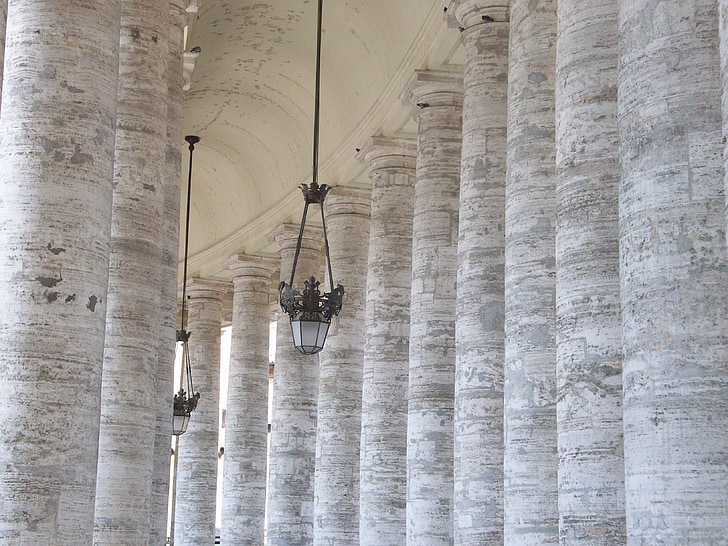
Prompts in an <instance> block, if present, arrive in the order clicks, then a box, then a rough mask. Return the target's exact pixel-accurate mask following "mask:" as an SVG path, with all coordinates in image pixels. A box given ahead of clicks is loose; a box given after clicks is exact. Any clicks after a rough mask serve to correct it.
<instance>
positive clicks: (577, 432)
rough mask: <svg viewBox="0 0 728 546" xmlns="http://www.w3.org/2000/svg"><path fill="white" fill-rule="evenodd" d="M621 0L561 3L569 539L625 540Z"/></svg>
mask: <svg viewBox="0 0 728 546" xmlns="http://www.w3.org/2000/svg"><path fill="white" fill-rule="evenodd" d="M617 8H618V5H617V0H608V1H606V2H605V1H604V0H560V2H559V4H558V27H559V34H558V41H557V47H556V174H557V187H556V196H557V199H558V205H557V221H556V264H557V269H556V359H557V360H556V363H557V387H558V403H557V416H558V431H559V437H558V448H559V535H560V537H561V539H560V540H561V544H562V545H571V544H573V545H577V544H578V545H595V546H596V545H603V546H616V545H618V544H624V543H625V541H626V533H625V519H624V518H625V516H624V454H623V448H624V444H623V441H622V436H623V434H622V333H621V321H620V311H619V203H618V198H619V141H618V134H617V60H618V51H617V42H618V30H617Z"/></svg>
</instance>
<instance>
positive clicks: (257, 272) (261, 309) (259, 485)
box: [220, 254, 278, 545]
mask: <svg viewBox="0 0 728 546" xmlns="http://www.w3.org/2000/svg"><path fill="white" fill-rule="evenodd" d="M277 262H278V260H273V259H270V258H261V257H257V256H246V255H244V254H238V255H237V256H234V257H233V258H232V259H231V260H230V264H229V265H230V269H232V271H233V283H234V285H235V291H234V293H233V323H232V333H231V346H230V369H229V372H228V395H227V413H226V418H225V459H224V465H223V486H222V487H223V496H222V514H221V517H222V528H221V534H220V541H221V543H222V544H230V545H234V544H263V543H264V534H263V533H264V527H265V480H266V463H267V456H266V449H267V445H268V364H269V362H268V339H269V337H270V322H269V314H270V311H269V310H270V305H269V299H270V294H271V290H270V288H271V287H270V282H271V275H272V274H273V272H274V270H275V269H276V268H277Z"/></svg>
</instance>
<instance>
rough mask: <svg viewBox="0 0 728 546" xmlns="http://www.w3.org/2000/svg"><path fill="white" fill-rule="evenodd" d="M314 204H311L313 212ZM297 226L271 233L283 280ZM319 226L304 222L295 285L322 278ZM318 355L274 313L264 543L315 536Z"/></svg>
mask: <svg viewBox="0 0 728 546" xmlns="http://www.w3.org/2000/svg"><path fill="white" fill-rule="evenodd" d="M315 210H316V206H314V207H312V208H311V212H313V211H315ZM299 229H300V227H299V226H297V225H293V224H284V225H282V226H280V227H279V228H278V229H276V230H275V231H274V232H273V233H271V235H270V236H269V237H270V238H272V239H274V240H275V241H276V243H277V244H278V246H279V248H280V256H281V280H285V281H286V282H289V281H290V276H291V268H292V266H293V256H294V253H295V250H296V239H297V237H298V232H299ZM322 258H323V232H322V231H321V229H320V228H313V227H308V226H307V227H306V231H305V233H304V238H303V241H302V244H301V254H300V256H299V257H298V265H297V267H296V279H295V285H296V287H297V288H298V289H299V290H302V288H301V287H302V286H303V280H304V279H307V278H308V277H310V276H311V275H314V276H315V277H316V279H317V280H321V273H322V272H323V267H322ZM318 370H319V365H318V357H317V356H311V355H303V354H301V353H299V352H298V350H296V348H295V347H294V346H293V336H292V334H291V325H290V320H289V317H288V315H286V314H285V313H284V312H282V311H281V312H279V313H278V331H277V334H276V365H275V370H274V375H273V419H272V421H273V422H272V423H271V425H272V427H271V438H270V458H269V465H270V468H269V477H268V514H267V518H268V544H269V545H270V546H295V545H309V544H311V542H312V541H313V519H314V516H313V496H314V469H315V462H316V407H317V397H318V394H317V393H318Z"/></svg>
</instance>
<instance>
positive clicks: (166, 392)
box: [149, 0, 187, 546]
mask: <svg viewBox="0 0 728 546" xmlns="http://www.w3.org/2000/svg"><path fill="white" fill-rule="evenodd" d="M186 5H187V0H172V1H171V2H170V18H169V56H168V57H167V71H166V80H167V149H166V161H165V177H164V208H163V217H162V233H163V234H164V236H163V238H162V246H161V250H162V254H161V268H160V275H161V292H160V302H159V308H160V313H161V319H160V323H159V324H160V332H159V347H158V355H159V356H158V359H159V360H158V362H157V367H156V373H155V379H154V381H155V385H154V392H155V399H156V413H157V422H156V432H155V437H154V466H153V471H152V519H151V523H150V528H149V534H150V544H151V545H152V546H156V545H158V544H164V543H165V540H166V535H167V504H168V502H169V475H170V469H169V463H170V445H171V436H172V426H171V424H170V423H171V422H172V399H173V392H174V384H175V381H174V379H175V378H174V359H175V348H176V328H177V287H178V283H177V270H178V258H179V218H180V179H181V172H180V171H181V166H182V156H181V150H182V147H183V144H184V141H183V140H182V134H181V130H180V125H181V123H182V102H183V99H182V84H183V82H182V47H183V43H182V42H183V37H184V27H185V25H186V24H187V13H186V11H185V7H186Z"/></svg>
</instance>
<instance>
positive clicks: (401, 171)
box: [359, 137, 416, 546]
mask: <svg viewBox="0 0 728 546" xmlns="http://www.w3.org/2000/svg"><path fill="white" fill-rule="evenodd" d="M359 157H360V158H362V159H365V160H366V161H367V163H368V164H369V165H370V168H371V170H370V173H369V176H370V178H371V181H372V202H371V222H370V234H369V258H368V265H367V292H366V313H365V332H366V335H365V351H364V370H363V374H362V419H361V457H360V459H361V464H360V502H359V512H360V515H359V518H360V519H359V521H360V523H359V540H360V543H361V544H362V546H381V545H382V544H404V543H405V541H406V537H407V521H406V505H407V386H408V377H409V317H410V290H411V284H412V281H411V278H412V209H413V205H414V180H415V163H416V145H415V143H414V142H413V141H409V140H402V139H396V140H395V139H388V138H384V137H374V138H372V139H371V140H370V141H369V142H368V143H367V145H366V146H365V147H364V148H363V149H362V151H361V152H360V156H359Z"/></svg>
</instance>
